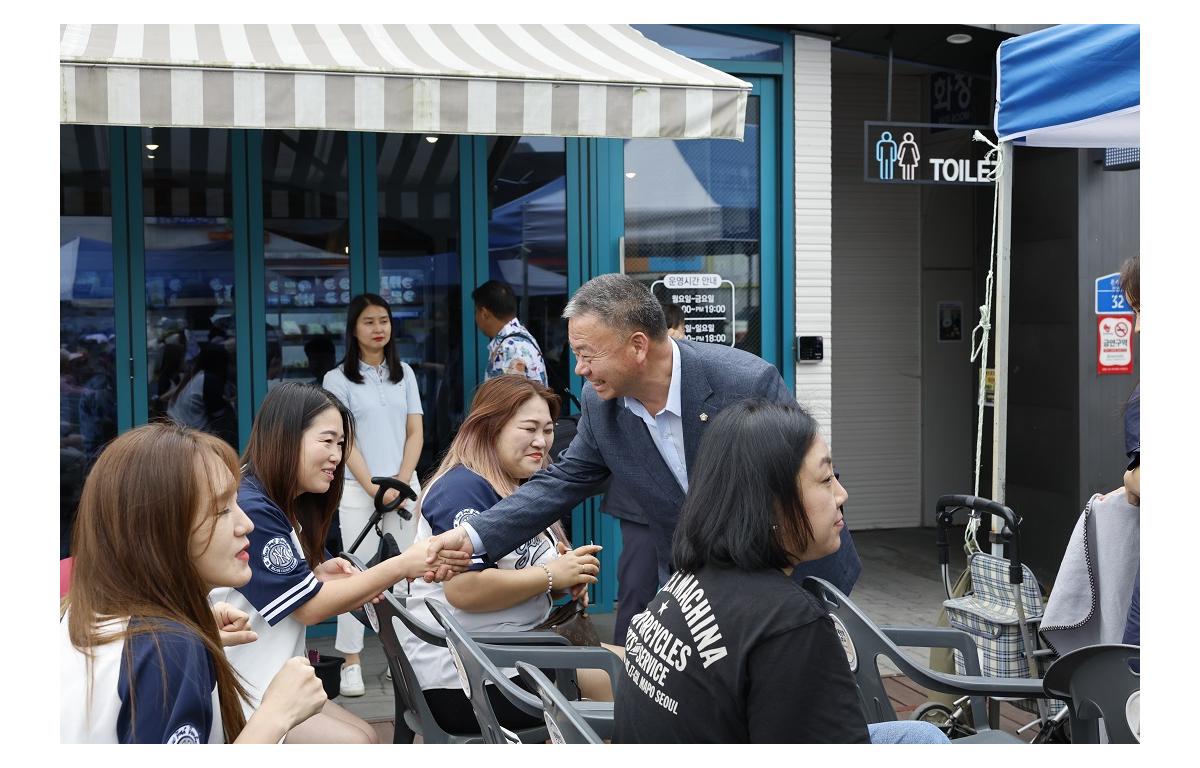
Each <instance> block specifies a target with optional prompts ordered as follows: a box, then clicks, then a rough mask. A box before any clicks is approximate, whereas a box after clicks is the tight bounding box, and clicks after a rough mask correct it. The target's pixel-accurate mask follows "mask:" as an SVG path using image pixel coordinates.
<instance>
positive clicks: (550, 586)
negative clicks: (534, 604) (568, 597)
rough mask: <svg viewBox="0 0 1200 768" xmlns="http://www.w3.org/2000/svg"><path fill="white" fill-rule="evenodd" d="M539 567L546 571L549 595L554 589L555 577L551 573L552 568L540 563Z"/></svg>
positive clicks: (547, 592)
mask: <svg viewBox="0 0 1200 768" xmlns="http://www.w3.org/2000/svg"><path fill="white" fill-rule="evenodd" d="M538 567H539V568H541V569H542V570H543V571H545V572H546V594H547V595H548V594H550V593H551V592H553V591H554V577H553V576H552V575H550V569H549V568H547V567H546V566H544V565H539V566H538Z"/></svg>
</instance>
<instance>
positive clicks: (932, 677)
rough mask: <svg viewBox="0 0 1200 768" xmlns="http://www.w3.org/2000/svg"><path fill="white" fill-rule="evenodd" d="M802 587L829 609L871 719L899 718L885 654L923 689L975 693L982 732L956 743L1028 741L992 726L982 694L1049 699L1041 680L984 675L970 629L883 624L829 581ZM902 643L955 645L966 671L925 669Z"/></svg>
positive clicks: (974, 715) (973, 712) (972, 701)
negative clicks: (882, 666) (883, 664)
mask: <svg viewBox="0 0 1200 768" xmlns="http://www.w3.org/2000/svg"><path fill="white" fill-rule="evenodd" d="M803 586H804V588H805V589H807V590H808V591H809V592H811V593H812V594H814V595H816V597H817V599H818V600H820V601H821V604H822V605H824V606H825V607H826V608H827V609H828V610H829V614H830V617H831V618H832V619H833V623H834V627H835V629H837V631H838V637H839V638H840V639H841V641H842V646H843V648H845V649H846V657H847V660H848V661H849V663H850V669H851V671H852V672H853V673H854V681H855V683H857V685H858V691H859V696H860V703H861V705H862V708H863V715H864V716H865V717H866V720H867V722H868V723H879V722H884V721H888V720H898V719H899V718H898V717H897V715H896V710H895V709H894V708H893V707H892V703H891V700H890V699H889V698H888V694H887V690H886V689H885V688H884V686H883V676H882V675H881V674H880V673H879V665H878V657H880V656H886V657H887V658H888V660H889V661H891V662H892V663H893V664H895V665H896V667H897V668H898V669H899V670H900V671H901V672H903V673H904V674H905V675H907V676H908V678H909V679H910V680H912V681H913V682H914V683H916V684H917V685H919V686H922V687H923V688H927V689H930V690H934V691H939V692H942V693H952V694H956V695H958V696H964V695H968V696H970V697H971V699H970V704H971V715H972V719H973V722H975V723H976V724H977V725H976V728H977V731H978V732H977V733H975V734H974V735H971V736H964V737H962V738H958V739H955V740H954V741H953V743H955V744H958V743H971V742H974V743H980V742H983V743H994V744H1009V743H1014V744H1023V743H1024V742H1022V741H1021V740H1020V739H1018V738H1017V737H1016V736H1013V735H1012V734H1010V733H1006V732H1004V731H1000V730H992V729H991V728H989V727H988V726H987V723H988V718H987V710H986V708H985V705H984V700H983V698H982V697H986V696H1011V697H1017V698H1047V697H1048V694H1047V693H1046V692H1045V691H1043V690H1042V681H1041V680H1037V679H1032V678H1014V677H981V676H979V656H978V655H977V652H976V649H975V642H974V641H973V640H972V639H971V636H970V635H968V634H967V633H965V632H962V631H959V630H957V629H944V628H907V627H885V628H880V627H879V626H877V625H876V624H875V623H874V622H873V621H871V620H870V619H869V618H867V616H866V614H864V613H863V612H862V611H860V610H859V609H858V606H856V605H854V603H852V602H850V598H848V597H846V596H845V595H844V594H842V593H841V592H840V591H839V590H838V588H837V587H835V586H833V585H832V584H830V583H829V582H827V581H825V580H824V579H819V578H817V577H815V576H809V577H807V578H806V579H805V580H804V583H803ZM901 645H903V646H908V647H919V648H954V649H956V650H958V651H960V652H961V653H962V657H963V661H964V664H965V666H966V672H967V674H966V675H951V674H946V673H942V672H934V671H933V670H930V669H926V668H925V667H922V666H920V665H918V664H915V663H913V662H912V661H911V660H910V659H909V658H908V657H907V656H905V654H904V653H903V652H902V651H901V650H900V648H899V646H901Z"/></svg>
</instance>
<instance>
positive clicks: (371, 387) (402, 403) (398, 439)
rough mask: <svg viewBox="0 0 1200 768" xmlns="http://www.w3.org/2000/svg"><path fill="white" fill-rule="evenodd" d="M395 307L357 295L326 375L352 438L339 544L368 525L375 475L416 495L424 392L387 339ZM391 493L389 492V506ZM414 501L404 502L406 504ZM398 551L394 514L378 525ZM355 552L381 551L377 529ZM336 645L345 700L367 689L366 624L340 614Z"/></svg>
mask: <svg viewBox="0 0 1200 768" xmlns="http://www.w3.org/2000/svg"><path fill="white" fill-rule="evenodd" d="M392 338H393V337H392V309H391V307H390V306H388V303H387V302H386V301H385V300H384V299H383V298H382V297H380V296H377V295H376V294H374V293H362V294H359V295H358V296H355V297H354V299H353V300H352V301H351V302H350V307H349V308H348V309H347V312H346V356H345V358H344V359H343V360H342V364H341V365H340V366H339V367H337V368H334V369H333V370H331V371H329V372H328V373H326V374H325V379H324V381H323V384H324V386H325V389H327V390H329V391H330V392H332V393H333V394H334V395H336V396H337V398H338V400H341V401H342V404H343V405H345V406H346V407H347V408H348V409H349V410H350V412H351V413H353V414H354V426H355V429H354V440H353V441H351V440H349V439H347V441H346V466H347V467H348V468H349V469H350V473H349V474H348V475H347V476H346V484H345V487H344V488H343V489H342V501H341V505H340V506H339V508H338V520H339V522H340V524H341V532H342V541H343V542H344V543H345V544H346V546H349V545H350V543H351V542H352V541H354V539H355V538H356V537H357V536H358V534H359V532H360V531H361V530H362V529H363V527H364V526H366V524H367V521H368V520H369V519H370V517H371V513H372V511H373V510H374V498H375V493H376V492H377V491H378V490H379V488H378V486H376V485H375V484H374V483H372V482H371V478H372V477H394V478H396V479H397V480H399V481H401V482H404V483H408V484H409V485H410V486H412V488H413V490H415V491H417V492H418V493H419V492H420V490H421V487H420V485H419V484H418V483H417V473H416V469H417V460H418V459H419V458H420V457H421V448H422V446H423V445H424V442H425V437H424V426H423V424H422V410H421V393H420V392H419V391H418V389H417V379H416V376H414V375H413V371H412V368H410V367H409V365H408V364H407V363H405V362H402V361H401V360H400V356H399V354H397V352H396V345H395V344H394V343H393V341H392ZM395 496H396V491H388V495H387V497H386V500H387V501H389V502H390V501H392V500H393V499H394V498H395ZM410 505H411V502H407V501H406V502H405V506H406V507H409V506H410ZM381 523H382V527H383V531H384V533H390V534H391V535H392V536H393V537H394V538H395V539H396V543H397V544H399V545H400V549H405V548H407V547H408V545H409V544H411V543H412V540H413V533H414V531H415V530H416V523H415V521H412V520H407V521H406V520H404V519H403V518H401V517H400V515H399V514H392V513H389V514H386V515H384V516H383V520H382V521H381ZM359 547H360V548H359V550H358V551H357V552H356V554H359V555H361V556H362V558H363V559H364V560H366V559H368V558H370V556H371V554H372V553H374V552H375V551H376V550H377V549H378V547H379V538H378V536H377V535H376V533H375V531H374V529H372V530H370V531H368V532H367V535H366V537H365V538H364V539H363V541H362V544H360V545H359ZM334 648H336V649H337V650H338V652H339V653H342V654H344V655H345V657H346V665H345V666H344V667H343V668H342V687H341V690H342V695H344V696H362V695H363V693H364V692H365V690H366V689H365V687H364V686H363V679H362V665H361V663H360V660H359V654H360V653H362V649H363V625H362V623H361V622H359V621H358V620H357V619H355V618H354V617H353V616H351V615H350V614H342V615H341V616H338V622H337V638H336V640H335V642H334Z"/></svg>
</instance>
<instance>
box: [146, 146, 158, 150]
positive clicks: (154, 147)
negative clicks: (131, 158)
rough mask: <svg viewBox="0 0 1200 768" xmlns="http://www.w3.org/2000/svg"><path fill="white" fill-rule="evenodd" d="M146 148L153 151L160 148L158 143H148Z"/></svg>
mask: <svg viewBox="0 0 1200 768" xmlns="http://www.w3.org/2000/svg"><path fill="white" fill-rule="evenodd" d="M146 149H148V150H150V151H151V152H153V151H154V150H156V149H158V145H157V144H147V145H146Z"/></svg>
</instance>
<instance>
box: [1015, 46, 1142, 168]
mask: <svg viewBox="0 0 1200 768" xmlns="http://www.w3.org/2000/svg"><path fill="white" fill-rule="evenodd" d="M1141 51H1142V35H1141V28H1140V27H1139V26H1138V25H1137V24H1060V25H1058V26H1056V27H1050V28H1048V29H1041V30H1038V31H1037V32H1031V33H1029V34H1027V35H1021V36H1020V37H1014V38H1012V39H1010V40H1005V41H1004V42H1003V43H1001V44H1000V48H999V49H998V50H997V51H996V72H997V78H996V135H997V136H998V137H999V139H1000V141H1013V142H1016V143H1019V144H1027V145H1029V146H1039V147H1136V146H1138V145H1139V144H1140V141H1141V111H1142V87H1141V69H1142V65H1141V59H1142V54H1141Z"/></svg>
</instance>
